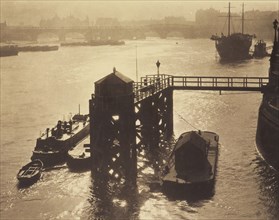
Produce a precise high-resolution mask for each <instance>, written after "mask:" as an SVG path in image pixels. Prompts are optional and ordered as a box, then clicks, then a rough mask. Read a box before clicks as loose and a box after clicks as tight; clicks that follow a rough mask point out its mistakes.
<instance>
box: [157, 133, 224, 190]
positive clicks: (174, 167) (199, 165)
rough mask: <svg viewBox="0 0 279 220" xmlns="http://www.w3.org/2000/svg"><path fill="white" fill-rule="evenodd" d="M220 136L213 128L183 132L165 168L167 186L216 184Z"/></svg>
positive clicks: (164, 184) (164, 181) (164, 182)
mask: <svg viewBox="0 0 279 220" xmlns="http://www.w3.org/2000/svg"><path fill="white" fill-rule="evenodd" d="M218 150H219V136H218V135H217V134H216V133H214V132H210V131H190V132H185V133H183V134H181V135H180V137H179V138H178V141H177V142H176V144H175V146H174V149H173V151H172V153H171V155H170V157H169V160H168V163H167V165H166V166H165V168H164V170H163V175H162V182H163V187H165V188H175V189H179V188H185V187H188V186H196V185H206V184H207V185H208V186H212V185H213V183H214V180H215V176H216V168H217V160H218Z"/></svg>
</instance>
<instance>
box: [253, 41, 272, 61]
mask: <svg viewBox="0 0 279 220" xmlns="http://www.w3.org/2000/svg"><path fill="white" fill-rule="evenodd" d="M266 56H269V53H268V52H267V48H266V43H265V42H264V41H263V40H259V41H258V42H257V43H256V44H255V45H254V52H253V57H255V58H263V57H266Z"/></svg>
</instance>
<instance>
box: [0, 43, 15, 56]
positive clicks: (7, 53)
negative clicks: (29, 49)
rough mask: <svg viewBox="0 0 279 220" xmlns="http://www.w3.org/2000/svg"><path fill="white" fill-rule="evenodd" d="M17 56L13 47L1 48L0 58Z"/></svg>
mask: <svg viewBox="0 0 279 220" xmlns="http://www.w3.org/2000/svg"><path fill="white" fill-rule="evenodd" d="M17 54H18V47H17V46H13V45H7V46H1V47H0V57H7V56H16V55H17Z"/></svg>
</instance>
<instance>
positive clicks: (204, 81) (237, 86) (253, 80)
mask: <svg viewBox="0 0 279 220" xmlns="http://www.w3.org/2000/svg"><path fill="white" fill-rule="evenodd" d="M268 81H269V78H268V77H247V76H246V77H241V76H237V77H233V76H172V75H166V74H160V75H146V76H144V77H141V78H140V82H135V83H134V94H135V96H134V97H135V102H139V101H141V100H143V99H145V98H148V97H150V96H152V95H154V94H156V93H158V92H160V91H162V90H164V89H166V88H170V87H171V88H172V89H195V90H197V89H210V90H224V89H226V90H234V91H235V90H243V89H245V90H247V91H249V90H250V91H255V90H258V91H260V90H261V88H262V86H265V85H266V84H267V83H268Z"/></svg>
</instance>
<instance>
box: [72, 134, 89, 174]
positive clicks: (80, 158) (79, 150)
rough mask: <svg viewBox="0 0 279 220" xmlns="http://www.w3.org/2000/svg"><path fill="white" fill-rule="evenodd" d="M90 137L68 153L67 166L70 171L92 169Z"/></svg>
mask: <svg viewBox="0 0 279 220" xmlns="http://www.w3.org/2000/svg"><path fill="white" fill-rule="evenodd" d="M89 144H90V136H89V135H88V136H87V137H86V138H85V139H83V140H82V141H81V142H79V143H78V144H77V146H76V147H74V148H72V149H70V150H69V151H68V156H67V165H68V167H69V169H70V170H73V171H80V170H87V169H90V165H91V154H90V145H89Z"/></svg>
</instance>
